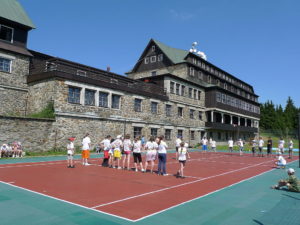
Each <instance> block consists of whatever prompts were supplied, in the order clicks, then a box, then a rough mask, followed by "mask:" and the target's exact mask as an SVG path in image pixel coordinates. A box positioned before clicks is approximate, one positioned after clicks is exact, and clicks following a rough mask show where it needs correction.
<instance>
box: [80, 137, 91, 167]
mask: <svg viewBox="0 0 300 225" xmlns="http://www.w3.org/2000/svg"><path fill="white" fill-rule="evenodd" d="M90 148H91V139H90V137H89V133H87V134H86V135H85V136H84V138H83V140H82V153H81V157H82V165H84V166H89V165H90V164H89V163H88V159H89V158H90Z"/></svg>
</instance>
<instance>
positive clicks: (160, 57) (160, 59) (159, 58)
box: [157, 54, 164, 62]
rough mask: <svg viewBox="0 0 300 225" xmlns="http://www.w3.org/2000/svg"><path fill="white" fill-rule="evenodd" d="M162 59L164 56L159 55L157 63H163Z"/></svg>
mask: <svg viewBox="0 0 300 225" xmlns="http://www.w3.org/2000/svg"><path fill="white" fill-rule="evenodd" d="M163 58H164V55H163V54H159V55H158V56H157V61H158V62H161V61H163Z"/></svg>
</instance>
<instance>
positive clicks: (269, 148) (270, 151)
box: [267, 137, 273, 156]
mask: <svg viewBox="0 0 300 225" xmlns="http://www.w3.org/2000/svg"><path fill="white" fill-rule="evenodd" d="M272 148H273V140H272V138H271V137H269V138H268V141H267V156H272Z"/></svg>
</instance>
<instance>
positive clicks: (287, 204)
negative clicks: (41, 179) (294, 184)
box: [0, 156, 300, 225]
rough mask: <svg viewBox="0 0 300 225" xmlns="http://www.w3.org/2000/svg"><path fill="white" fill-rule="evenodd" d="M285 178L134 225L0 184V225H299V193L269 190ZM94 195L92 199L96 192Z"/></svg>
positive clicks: (278, 175)
mask: <svg viewBox="0 0 300 225" xmlns="http://www.w3.org/2000/svg"><path fill="white" fill-rule="evenodd" d="M94 157H95V156H94ZM63 159H65V157H63V156H60V157H34V158H25V159H15V160H12V159H9V160H4V159H2V160H1V161H0V164H6V163H17V162H40V161H55V160H63ZM288 167H293V168H294V169H295V170H296V175H298V177H299V176H300V169H299V168H298V161H296V162H293V163H291V164H289V165H288ZM288 167H287V168H288ZM0 172H1V170H0ZM28 176H30V174H28ZM286 177H287V174H286V170H285V169H273V170H271V171H269V172H266V173H263V174H261V175H259V176H256V177H253V178H250V179H248V180H246V181H243V182H240V183H238V184H235V185H232V186H230V187H226V188H224V189H222V190H219V191H217V192H214V193H211V194H209V195H207V196H204V197H201V198H198V199H196V200H193V201H190V202H187V203H185V204H182V205H180V206H176V207H174V208H171V209H168V210H166V211H164V212H161V213H158V214H156V215H153V216H150V217H147V218H145V219H143V220H140V221H136V222H130V221H127V220H123V219H120V218H117V217H114V216H110V215H106V214H103V213H101V212H97V211H93V210H91V209H87V208H82V207H80V206H76V205H72V204H69V203H66V202H62V201H59V200H55V199H52V198H49V197H46V196H43V195H38V194H35V193H32V192H29V191H26V190H23V189H20V188H17V187H14V186H11V185H8V184H4V183H0V212H1V218H0V224H1V225H27V224H28V225H35V224H43V225H54V224H57V225H58V224H59V225H62V224H63V225H72V224H84V225H85V224H86V225H87V224H88V225H94V224H95V225H98V224H105V225H109V224H124V225H127V224H139V225H140V224H142V225H150V224H151V225H152V224H163V225H171V224H172V225H176V224H180V225H183V224H184V225H186V224H195V225H198V224H204V225H218V224H222V225H244V224H245V225H246V224H247V225H248V224H254V225H255V224H258V225H300V193H292V192H288V191H284V190H273V189H270V186H271V185H273V184H275V183H276V182H277V181H278V180H279V179H282V178H286ZM57 185H59V184H57ZM94 195H95V196H96V195H97V193H94ZM178 195H180V193H178ZM145 205H147V202H145ZM128 210H130V208H129V209H128Z"/></svg>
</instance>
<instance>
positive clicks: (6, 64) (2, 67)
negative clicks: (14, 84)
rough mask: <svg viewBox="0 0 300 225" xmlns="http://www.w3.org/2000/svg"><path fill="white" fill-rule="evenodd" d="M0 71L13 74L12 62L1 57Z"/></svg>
mask: <svg viewBox="0 0 300 225" xmlns="http://www.w3.org/2000/svg"><path fill="white" fill-rule="evenodd" d="M0 71H2V72H8V73H10V72H11V60H10V59H5V58H2V57H0Z"/></svg>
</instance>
